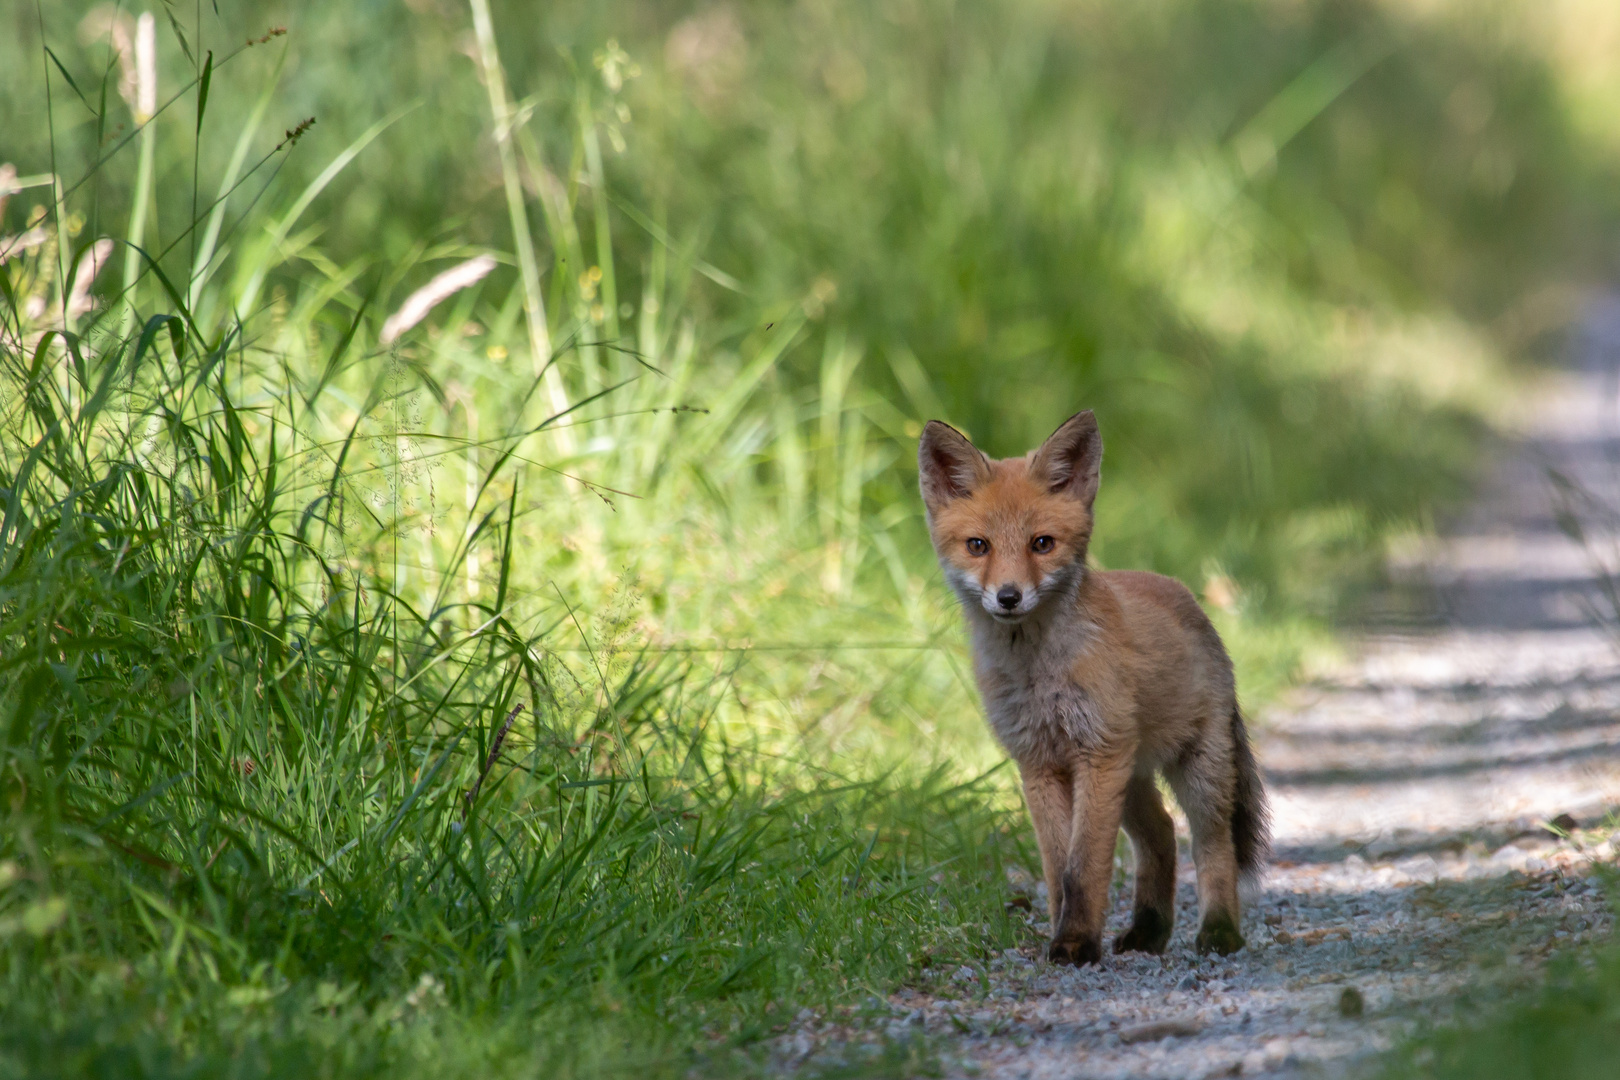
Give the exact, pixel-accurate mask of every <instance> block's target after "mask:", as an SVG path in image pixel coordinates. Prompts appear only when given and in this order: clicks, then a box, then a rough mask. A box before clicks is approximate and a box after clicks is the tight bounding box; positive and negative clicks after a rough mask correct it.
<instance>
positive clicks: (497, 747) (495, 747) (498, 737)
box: [461, 701, 523, 821]
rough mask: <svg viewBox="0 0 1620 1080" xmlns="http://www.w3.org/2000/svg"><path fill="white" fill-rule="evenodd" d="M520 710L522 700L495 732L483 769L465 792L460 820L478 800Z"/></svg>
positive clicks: (464, 819) (521, 708)
mask: <svg viewBox="0 0 1620 1080" xmlns="http://www.w3.org/2000/svg"><path fill="white" fill-rule="evenodd" d="M522 711H523V702H521V701H520V702H518V703H517V704H516V705H514V706H512V711H511V712H509V713H507V714H506V721H505V722H504V723H502V724H501V730H499V731H497V732H496V733H495V741H494V742H492V743H490V744H489V755H488V756H487V757H485V758H484V768H483V771H482V772H480V773H479V774H478V779H477V780H476V781H474V783H473V786H472V790H471V791H469V792H467V804H466V805H465V806H463V807H462V808H461V820H462V821H466V820H467V814H468V812H469V811H471V810H472V808H473V803H475V802H477V801H478V791H479V789H480V788H482V787H483V786H484V778H485V777H486V776H488V775H489V771H490V770H491V769H493V768H494V767H495V759H496V758H498V757H500V755H501V744H502V743H504V742H505V741H506V733H507V732H508V731H511V730H512V721H514V720H516V719H517V716H518V713H520V712H522Z"/></svg>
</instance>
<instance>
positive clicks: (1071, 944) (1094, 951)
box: [1046, 938, 1102, 967]
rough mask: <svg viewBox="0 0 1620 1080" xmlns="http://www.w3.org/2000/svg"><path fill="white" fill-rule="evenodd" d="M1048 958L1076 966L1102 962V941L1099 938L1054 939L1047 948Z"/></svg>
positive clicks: (1058, 962)
mask: <svg viewBox="0 0 1620 1080" xmlns="http://www.w3.org/2000/svg"><path fill="white" fill-rule="evenodd" d="M1046 958H1047V959H1048V960H1050V961H1051V962H1052V963H1054V964H1073V965H1074V966H1075V967H1083V966H1085V965H1086V964H1100V963H1102V941H1101V940H1100V939H1098V938H1087V939H1086V940H1084V941H1054V942H1052V945H1051V947H1050V948H1049V949H1047V950H1046Z"/></svg>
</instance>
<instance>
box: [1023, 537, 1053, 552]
mask: <svg viewBox="0 0 1620 1080" xmlns="http://www.w3.org/2000/svg"><path fill="white" fill-rule="evenodd" d="M1053 544H1054V541H1053V539H1052V538H1051V537H1050V536H1037V537H1036V538H1035V539H1033V540H1031V541H1030V542H1029V550H1031V551H1033V552H1034V553H1035V554H1037V555H1045V554H1046V553H1047V552H1048V551H1051V550H1052V546H1053Z"/></svg>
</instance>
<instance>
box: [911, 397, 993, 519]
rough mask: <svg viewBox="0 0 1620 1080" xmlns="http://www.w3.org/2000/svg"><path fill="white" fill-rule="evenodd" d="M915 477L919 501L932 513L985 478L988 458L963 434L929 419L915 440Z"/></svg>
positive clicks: (968, 491) (947, 425)
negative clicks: (919, 493)
mask: <svg viewBox="0 0 1620 1080" xmlns="http://www.w3.org/2000/svg"><path fill="white" fill-rule="evenodd" d="M917 477H918V483H919V485H920V486H921V487H922V497H923V505H925V506H927V507H928V512H929V513H934V512H935V511H937V510H939V509H940V508H941V507H943V506H944V505H945V504H946V503H948V502H950V501H951V500H953V499H960V498H962V497H963V496H965V495H969V494H971V493H972V491H973V489H974V488H976V487H978V486H979V485H980V484H982V483H984V482H985V481H986V480H988V479H989V478H990V462H989V461H988V460H986V459H985V456H984V455H983V454H982V453H980V452H979V448H978V447H976V446H974V445H973V444H972V443H971V442H969V441H968V437H967V436H966V435H963V434H962V433H961V432H960V431H957V430H956V429H955V428H953V427H951V425H949V424H946V423H941V422H940V421H938V420H930V421H928V426H927V427H925V428H923V433H922V439H921V441H920V442H919V443H918V444H917Z"/></svg>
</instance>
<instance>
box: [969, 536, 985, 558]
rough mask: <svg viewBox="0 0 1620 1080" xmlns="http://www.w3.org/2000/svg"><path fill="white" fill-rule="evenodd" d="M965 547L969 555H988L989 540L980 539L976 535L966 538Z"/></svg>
mask: <svg viewBox="0 0 1620 1080" xmlns="http://www.w3.org/2000/svg"><path fill="white" fill-rule="evenodd" d="M967 547H968V554H969V555H988V554H989V553H990V541H988V540H981V539H979V538H978V537H977V536H974V537H969V538H968V542H967Z"/></svg>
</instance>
